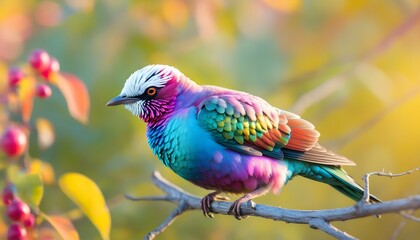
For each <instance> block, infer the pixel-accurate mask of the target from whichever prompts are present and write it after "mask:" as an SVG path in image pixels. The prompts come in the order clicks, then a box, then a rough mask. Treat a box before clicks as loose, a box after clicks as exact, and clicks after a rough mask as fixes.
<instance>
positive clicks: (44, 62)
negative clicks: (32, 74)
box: [29, 49, 50, 72]
mask: <svg viewBox="0 0 420 240" xmlns="http://www.w3.org/2000/svg"><path fill="white" fill-rule="evenodd" d="M29 63H30V64H31V66H32V67H33V68H35V69H36V70H38V71H39V72H42V71H45V69H47V68H48V67H49V65H50V55H49V54H48V53H47V52H46V51H45V50H42V49H36V50H34V51H33V52H32V53H31V54H30V55H29Z"/></svg>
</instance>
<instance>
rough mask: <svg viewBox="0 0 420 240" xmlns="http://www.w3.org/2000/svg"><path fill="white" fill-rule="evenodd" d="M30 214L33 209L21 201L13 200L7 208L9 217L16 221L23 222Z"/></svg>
mask: <svg viewBox="0 0 420 240" xmlns="http://www.w3.org/2000/svg"><path fill="white" fill-rule="evenodd" d="M30 214H31V209H30V208H29V206H28V204H26V203H24V202H22V201H21V200H19V199H15V200H13V201H12V202H11V203H10V205H9V206H7V216H9V218H10V219H12V220H14V221H17V222H23V221H24V220H25V219H27V218H28V217H29V215H30Z"/></svg>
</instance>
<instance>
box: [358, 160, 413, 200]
mask: <svg viewBox="0 0 420 240" xmlns="http://www.w3.org/2000/svg"><path fill="white" fill-rule="evenodd" d="M419 170H420V167H417V168H414V169H411V170H409V171H405V172H402V173H391V172H389V173H386V172H384V171H382V172H371V173H367V174H366V175H365V176H363V182H364V183H365V186H364V188H363V189H364V191H365V192H364V193H363V198H362V200H361V202H364V203H368V202H369V196H370V194H369V178H370V176H372V175H376V176H382V177H391V178H392V177H400V176H404V175H408V174H410V173H413V172H415V171H419Z"/></svg>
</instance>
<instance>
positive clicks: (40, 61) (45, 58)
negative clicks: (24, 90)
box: [9, 49, 60, 98]
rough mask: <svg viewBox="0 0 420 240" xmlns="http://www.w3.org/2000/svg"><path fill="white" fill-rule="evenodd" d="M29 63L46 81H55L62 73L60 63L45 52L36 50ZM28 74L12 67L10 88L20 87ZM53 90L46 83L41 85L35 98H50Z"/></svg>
mask: <svg viewBox="0 0 420 240" xmlns="http://www.w3.org/2000/svg"><path fill="white" fill-rule="evenodd" d="M28 62H29V64H30V66H31V67H32V68H33V69H34V70H35V72H36V73H37V74H38V75H40V76H41V77H42V78H43V79H44V80H45V81H47V82H48V81H53V79H54V76H55V75H56V74H57V73H59V72H60V63H59V62H58V60H57V59H56V58H54V57H52V56H50V55H49V54H48V52H46V51H45V50H42V49H37V50H34V51H33V52H32V53H31V54H30V55H29V59H28ZM26 76H27V75H26V73H25V72H24V71H23V70H22V69H21V68H18V67H12V68H10V70H9V86H10V87H11V88H16V87H18V85H19V83H21V82H22V80H24V79H25V77H26ZM51 93H52V91H51V88H50V87H49V86H48V85H47V84H45V83H39V84H37V86H36V89H35V96H37V97H39V98H48V97H49V96H51Z"/></svg>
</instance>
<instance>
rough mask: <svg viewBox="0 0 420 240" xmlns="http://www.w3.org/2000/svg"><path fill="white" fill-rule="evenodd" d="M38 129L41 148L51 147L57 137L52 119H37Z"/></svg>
mask: <svg viewBox="0 0 420 240" xmlns="http://www.w3.org/2000/svg"><path fill="white" fill-rule="evenodd" d="M36 129H37V132H38V144H39V147H40V148H41V149H47V148H49V147H50V146H51V145H52V144H53V143H54V139H55V135H54V127H53V125H52V124H51V122H50V121H48V120H47V119H45V118H38V119H37V120H36Z"/></svg>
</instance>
